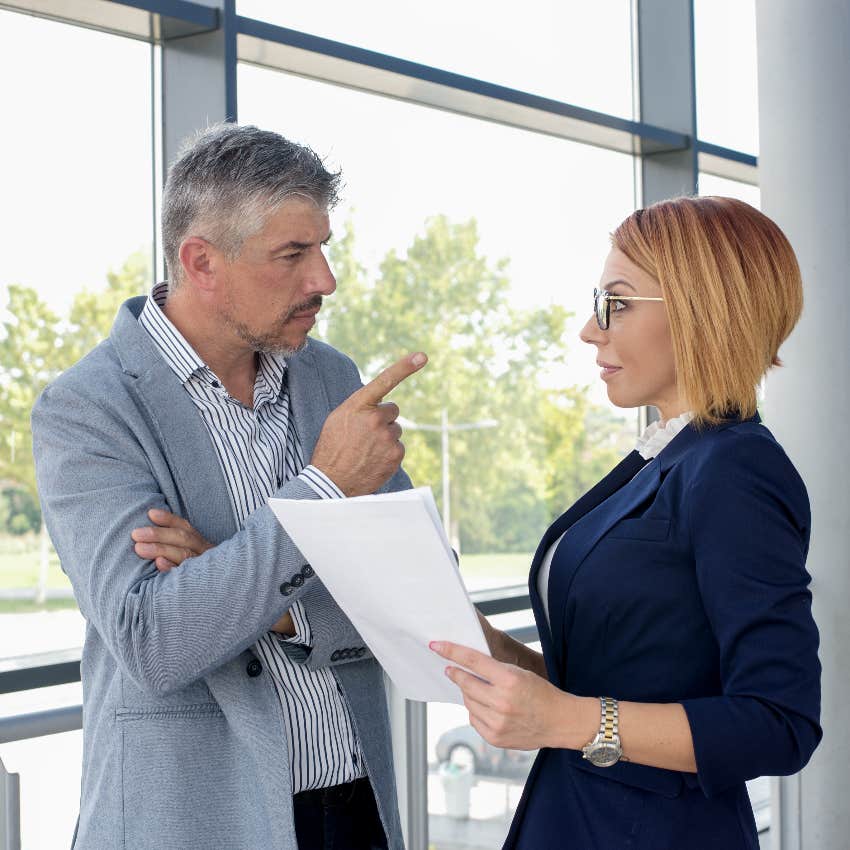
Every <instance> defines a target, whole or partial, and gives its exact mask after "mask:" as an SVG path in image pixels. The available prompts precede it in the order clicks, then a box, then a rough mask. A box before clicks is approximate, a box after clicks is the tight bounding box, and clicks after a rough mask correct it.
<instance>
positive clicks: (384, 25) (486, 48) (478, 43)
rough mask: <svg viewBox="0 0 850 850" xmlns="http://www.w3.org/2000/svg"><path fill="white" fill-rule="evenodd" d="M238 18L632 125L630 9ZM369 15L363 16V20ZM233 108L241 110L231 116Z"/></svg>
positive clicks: (377, 11)
mask: <svg viewBox="0 0 850 850" xmlns="http://www.w3.org/2000/svg"><path fill="white" fill-rule="evenodd" d="M236 9H237V12H238V13H239V14H240V15H243V16H245V17H249V18H259V19H261V20H265V21H269V22H271V23H274V24H278V25H279V26H284V27H288V28H290V29H295V30H300V31H302V32H307V33H310V34H312V35H319V36H322V37H324V38H329V39H332V40H334V41H341V42H344V43H346V44H352V45H356V46H357V47H365V48H368V49H370V50H375V51H377V52H379V53H385V54H388V55H390V56H396V57H399V58H401V59H408V60H411V61H413V62H419V63H421V64H424V65H430V66H433V67H436V68H441V69H443V70H446V71H453V72H455V73H458V74H463V75H466V76H469V77H475V78H477V79H480V80H485V81H486V82H490V83H497V84H499V85H503V86H508V87H509V88H513V89H519V90H521V91H527V92H531V93H532V94H539V95H543V96H545V97H549V98H553V99H555V100H560V101H564V102H566V103H574V104H577V105H579V106H583V107H586V108H588V109H595V110H597V111H600V112H608V113H610V114H612V115H619V116H621V117H624V118H631V117H632V115H633V111H632V89H631V85H632V83H631V80H632V44H631V33H632V28H631V10H630V2H629V0H597V2H595V3H583V4H580V5H579V4H574V3H563V2H557V0H532V2H531V3H526V4H525V5H524V6H523V7H522V12H521V13H520V14H518V13H517V7H516V6H515V5H513V4H509V3H492V2H487V0H465V2H463V3H454V2H452V1H451V0H432V2H430V3H398V2H394V0H372V1H371V2H370V3H368V4H367V6H366V8H364V5H363V4H361V3H346V2H344V0H328V2H325V3H322V4H321V5H316V4H310V3H301V4H292V3H287V4H282V3H278V2H275V0H237V3H236ZM366 9H368V11H367V10H366ZM241 108H242V104H241V103H240V110H241Z"/></svg>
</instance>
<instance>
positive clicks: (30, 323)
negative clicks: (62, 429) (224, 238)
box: [0, 253, 150, 525]
mask: <svg viewBox="0 0 850 850" xmlns="http://www.w3.org/2000/svg"><path fill="white" fill-rule="evenodd" d="M149 277H150V273H149V267H148V263H147V259H146V256H145V255H143V254H141V253H139V254H134V255H132V256H131V257H130V258H129V259H128V260H127V261H126V262H125V263H124V265H123V266H122V268H121V269H120V270H118V271H117V272H110V273H109V274H108V275H107V285H106V288H105V289H104V290H101V291H97V292H93V291H90V290H83V291H81V292H79V293H77V294H76V295H75V297H74V300H73V303H72V305H71V309H70V311H69V315H68V317H67V318H65V319H63V318H61V317H60V316H59V315H58V314H57V313H56V312H55V311H54V310H52V309H51V308H50V307H49V306H48V305H47V304H46V302H45V301H44V300H43V299H42V298H41V297H40V296H39V294H38V293H37V292H36V291H35V290H34V289H32V288H31V287H27V286H21V285H19V284H12V285H10V286H9V287H8V302H7V305H6V318H5V319H4V320H3V322H2V339H0V479H3V480H7V481H12V482H15V483H16V484H18V485H20V487H22V488H23V489H24V490H26V491H27V492H28V493H29V494H30V495H31V496H32V497H33V499H36V498H37V494H36V487H35V470H34V467H33V461H32V436H31V433H30V424H29V418H30V411H31V410H32V406H33V404H34V403H35V400H36V399H37V398H38V396H39V393H41V391H42V390H43V389H44V387H45V386H46V385H47V384H48V383H49V382H50V381H52V380H53V379H54V378H56V377H57V376H58V375H59V374H60V373H61V372H63V371H64V370H65V369H67V368H68V367H69V366H71V365H72V364H74V363H75V362H76V361H77V360H79V359H80V357H82V356H83V355H84V354H85V353H86V352H87V351H88V350H89V349H91V348H93V347H94V346H95V345H96V344H97V343H98V342H99V341H100V340H102V339H104V338H106V336H108V334H109V329H110V327H111V325H112V321H113V319H114V318H115V314H116V312H117V310H118V307H119V306H120V305H121V303H122V302H123V301H124V300H126V299H127V298H129V297H130V296H132V295H138V294H139V293H141V292H144V291H145V290H146V289H147V287H148V285H149ZM18 524H19V525H20V523H18Z"/></svg>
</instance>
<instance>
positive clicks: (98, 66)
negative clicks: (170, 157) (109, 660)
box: [0, 12, 153, 657]
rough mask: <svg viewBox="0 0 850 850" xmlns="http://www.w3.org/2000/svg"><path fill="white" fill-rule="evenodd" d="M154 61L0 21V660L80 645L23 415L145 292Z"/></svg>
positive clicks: (32, 25) (31, 24) (91, 40)
mask: <svg viewBox="0 0 850 850" xmlns="http://www.w3.org/2000/svg"><path fill="white" fill-rule="evenodd" d="M150 50H151V48H150V46H149V45H146V44H142V43H140V42H136V41H131V40H129V39H124V38H119V37H116V36H112V35H106V34H103V33H98V32H94V31H92V30H88V29H83V28H80V27H73V26H68V25H65V24H59V23H55V22H52V21H45V20H42V19H39V18H35V17H30V16H28V15H21V14H16V13H12V12H0V75H2V77H3V79H14V80H15V81H16V84H15V85H13V86H8V87H7V88H6V90H5V99H6V100H5V103H6V109H7V112H8V115H9V116H10V117H12V119H13V124H10V125H9V128H8V131H7V132H5V133H3V134H2V135H0V159H2V161H3V162H5V163H7V166H9V167H7V168H6V170H5V173H4V198H5V203H4V204H3V205H2V208H0V227H2V230H3V232H4V233H7V234H12V235H13V238H10V239H8V240H6V242H5V244H4V249H3V260H2V266H0V299H2V306H3V314H2V318H0V321H2V324H3V330H2V331H0V335H2V342H0V373H2V378H3V380H2V382H0V474H1V475H2V478H3V486H2V489H0V657H9V656H19V655H26V654H30V653H35V652H46V651H49V650H53V649H60V648H63V649H64V648H68V647H74V646H80V645H81V644H82V638H83V624H82V619H81V618H80V616H79V614H78V612H77V611H76V605H75V603H74V600H73V597H72V595H71V589H70V585H69V583H68V580H67V578H66V577H65V575H64V574H63V573H62V571H61V569H60V567H59V563H58V559H57V557H56V554H55V552H54V551H53V549H52V547H51V546H50V543H49V541H48V540H47V537H46V535H43V534H42V528H41V513H40V511H39V507H38V500H37V494H36V492H35V484H34V471H33V464H32V442H31V438H30V433H29V411H30V407H31V405H32V402H33V401H34V399H35V397H36V396H37V394H38V392H40V390H41V388H42V387H43V385H44V383H45V382H46V381H47V380H49V379H51V378H52V377H54V376H55V375H56V374H58V373H59V372H61V371H62V370H64V369H65V368H67V367H68V366H70V365H71V364H72V363H73V362H74V360H76V359H77V357H78V356H80V355H81V354H82V353H84V352H85V351H86V350H87V349H88V348H90V347H92V346H93V345H94V344H95V343H96V342H98V341H99V340H100V339H101V338H103V337H104V336H105V335H106V333H107V332H108V329H109V325H111V322H112V318H113V317H114V314H115V309H116V307H117V305H118V304H119V303H120V302H121V301H122V300H123V299H124V297H126V295H127V294H129V293H130V292H133V293H135V292H138V291H142V290H144V289H145V288H147V286H148V285H149V280H150V264H151V233H152V222H153V208H152V201H151V190H152V174H151V161H152V153H151V151H152V143H151V111H150V109H151V97H150V90H151V77H150ZM45 56H50V57H51V64H50V66H49V68H48V66H45V64H44V57H45ZM104 68H108V69H109V73H108V74H105V73H104ZM50 69H55V70H50ZM13 127H14V131H13ZM87 293H89V294H88V295H87ZM91 294H94V295H93V296H92V295H91ZM41 612H49V616H47V617H42V616H33V614H36V613H41Z"/></svg>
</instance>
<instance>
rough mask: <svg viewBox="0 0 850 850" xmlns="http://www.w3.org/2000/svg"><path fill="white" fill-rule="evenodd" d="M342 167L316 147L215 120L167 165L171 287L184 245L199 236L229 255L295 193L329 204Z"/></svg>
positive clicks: (165, 237)
mask: <svg viewBox="0 0 850 850" xmlns="http://www.w3.org/2000/svg"><path fill="white" fill-rule="evenodd" d="M339 185H340V173H339V172H336V173H333V172H330V171H328V170H327V169H326V168H325V166H324V164H323V163H322V160H321V159H320V158H319V157H318V156H317V155H316V153H315V152H314V151H312V150H311V149H310V148H308V147H306V146H304V145H299V144H296V143H295V142H290V141H289V140H287V139H285V138H284V137H283V136H281V135H279V134H278V133H272V132H270V131H268V130H260V129H258V128H257V127H252V126H250V125H245V126H239V125H236V124H216V125H214V126H212V127H209V128H208V129H207V130H204V131H202V132H200V133H198V134H197V136H195V137H194V138H193V139H192V140H190V141H189V143H188V144H187V145H186V146H185V147H184V148H183V150H182V151H181V152H180V156H179V157H178V158H177V160H176V161H175V162H174V164H173V165H172V166H171V168H170V169H169V172H168V180H167V181H166V183H165V190H164V192H163V195H162V243H163V251H164V253H165V263H166V266H167V267H168V280H169V289H173V288H174V287H176V286H179V284H180V282H181V281H182V279H183V268H182V266H181V264H180V245H181V243H182V242H183V240H184V239H186V238H187V237H188V236H200V237H202V238H204V239H206V240H207V241H208V242H211V243H212V244H213V245H215V246H216V247H218V248H219V249H221V250H222V251H223V252H224V253H225V256H227V258H228V259H229V260H233V259H235V258H236V257H237V256H238V255H239V251H240V250H241V248H242V243H243V242H244V241H245V240H246V239H247V238H248V237H250V236H253V235H254V234H255V233H258V232H259V231H260V230H262V228H263V225H264V224H265V222H266V220H267V219H268V217H269V216H270V215H271V214H272V213H274V212H275V211H276V210H277V209H278V208H279V207H280V205H281V204H283V203H284V202H285V201H287V200H288V199H289V198H292V197H302V198H308V199H310V200H312V201H313V202H314V203H315V204H316V205H317V206H319V207H320V208H321V209H325V210H327V209H330V208H331V207H333V206H334V205H335V204H336V203H337V201H338V200H339V195H338V192H339Z"/></svg>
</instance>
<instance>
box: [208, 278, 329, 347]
mask: <svg viewBox="0 0 850 850" xmlns="http://www.w3.org/2000/svg"><path fill="white" fill-rule="evenodd" d="M321 306H322V296H321V295H315V296H313V298H311V299H310V300H309V301H306V302H304V303H303V304H296V305H295V306H294V307H290V308H289V310H287V311H286V313H285V314H284V315H283V316H282V317H281V318H280V319H278V321H277V322H275V324H274V327H272V329H271V330H269V331H267V332H266V333H264V334H257V333H255V332H254V331H252V330H251V329H250V328H249V327H248V326H247V325H246V324H244V323H243V322H240V321H238V320H237V319H236V317H235V315H234V313H235V310H234V304H233V301H232V300H231V294H230V292H228V293H227V295H226V296H225V309H223V310H222V311H221V312H220V314H219V315H220V316H221V318H222V319H223V320H224V324H225V325H226V326H227V327H228V328H229V329H230V330H232V331H233V333H235V334H236V336H238V337H239V339H241V340H242V342H244V343H245V344H246V345H249V346H250V347H251V350H252V351H256V352H258V353H260V354H278V355H282V356H283V357H289V356H290V355H292V354H295V353H297V352H299V351H303V349H304V348H305V347H306V345H307V336H306V334H305V336H304V341H303V342H301V343H300V344H299V345H296V346H291V345H286V344H285V343H283V342H281V337H282V336H283V333H284V331H285V329H286V325H287V324H288V323H289V321H290V320H291V319H292V317H293V316H294V315H296V314H297V313H303V312H305V311H306V310H313V309H315V308H316V307H321Z"/></svg>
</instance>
